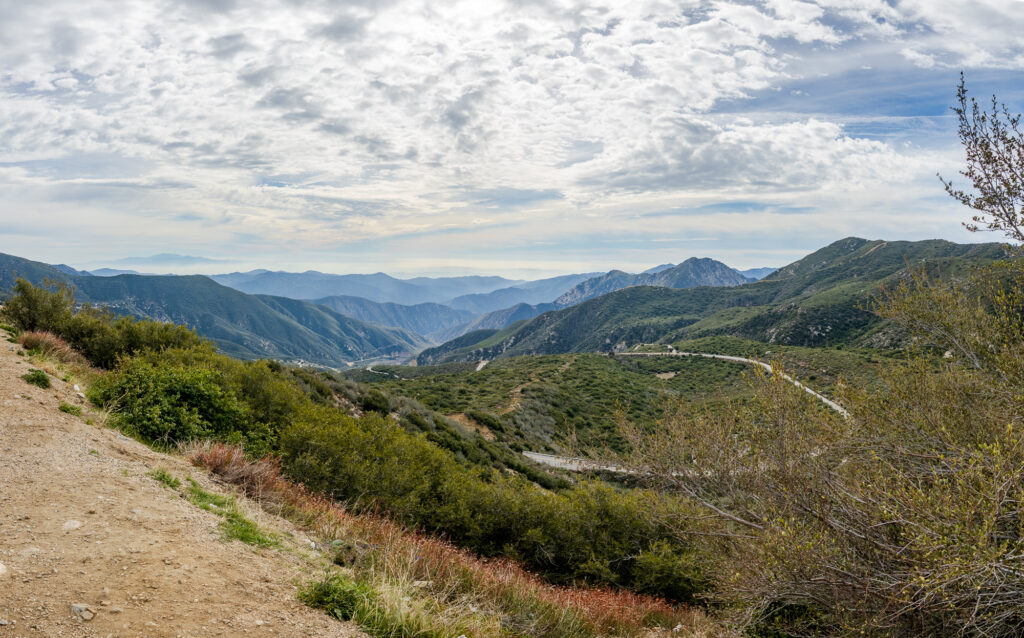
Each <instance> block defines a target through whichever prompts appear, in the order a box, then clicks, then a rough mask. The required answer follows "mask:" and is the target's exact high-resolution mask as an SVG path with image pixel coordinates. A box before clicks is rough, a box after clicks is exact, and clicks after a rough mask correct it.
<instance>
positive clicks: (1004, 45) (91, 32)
mask: <svg viewBox="0 0 1024 638" xmlns="http://www.w3.org/2000/svg"><path fill="white" fill-rule="evenodd" d="M0 16H3V17H2V19H0V252H7V253H13V254H16V255H20V256H24V257H29V258H33V259H39V260H42V261H49V262H66V263H69V264H73V265H76V266H80V267H97V266H103V265H114V264H119V265H121V266H124V265H125V264H130V263H132V262H126V261H123V260H125V259H126V258H131V257H136V256H145V255H153V254H157V253H178V254H185V255H197V256H202V257H204V258H206V260H207V261H200V262H197V263H196V264H193V265H191V266H189V265H186V264H178V265H176V266H175V267H172V268H168V267H167V263H166V260H165V261H164V262H161V265H160V267H159V268H158V269H157V270H159V271H167V270H174V271H176V272H185V271H189V270H192V271H198V272H210V271H226V270H236V269H247V268H250V267H267V268H273V269H288V270H303V269H306V268H315V269H318V270H323V271H330V272H372V271H377V270H385V271H388V272H391V273H434V274H440V273H456V272H481V273H496V274H498V273H500V274H507V275H514V276H539V275H545V274H555V273H565V272H575V271H593V270H606V269H608V268H610V267H619V268H624V269H641V268H645V267H647V266H650V265H654V264H657V263H662V262H668V261H671V262H677V261H680V260H682V259H685V258H686V257H689V256H709V257H715V258H718V259H722V260H723V261H726V262H727V263H729V264H730V265H734V266H736V267H753V266H764V265H781V264H784V263H787V262H789V261H792V260H793V259H795V258H798V257H800V256H802V255H803V254H805V253H807V252H809V251H811V250H813V249H815V248H818V247H820V246H821V245H824V244H826V243H829V242H831V241H834V240H836V239H839V238H842V237H845V236H849V235H858V236H865V237H870V238H887V239H923V238H932V237H942V238H947V239H951V240H956V241H981V240H990V239H995V238H994V237H991V236H977V235H970V234H968V233H966V232H965V231H963V230H962V229H961V228H960V221H962V220H964V219H966V216H967V215H966V212H965V211H964V210H961V209H959V208H958V207H957V205H956V204H955V203H954V202H953V201H952V200H950V199H949V198H948V197H947V196H946V195H945V193H944V192H943V191H942V187H941V184H940V183H939V181H938V179H937V178H936V176H935V175H936V172H941V173H943V174H944V175H949V176H952V175H955V173H956V170H957V168H958V167H959V165H960V163H961V161H962V156H961V153H960V150H959V148H958V146H957V139H956V135H955V129H954V123H953V122H952V121H951V120H950V117H949V112H948V107H949V105H950V103H951V101H952V98H953V97H954V91H955V87H956V82H957V79H958V75H959V73H960V71H961V70H963V71H964V72H965V73H966V76H967V81H968V88H969V89H970V90H971V92H972V93H973V94H975V95H978V96H980V97H984V96H986V95H991V94H992V93H996V94H998V96H999V97H1000V99H1001V100H1003V101H1006V102H1007V103H1008V104H1009V105H1010V106H1011V108H1013V109H1014V110H1017V111H1024V82H1022V79H1024V75H1022V72H1021V70H1022V67H1024V38H1021V37H1020V34H1021V33H1024V3H1022V2H1020V1H1016V0H976V1H973V2H967V1H962V0H943V2H941V3H937V2H930V1H928V0H907V1H899V0H889V1H883V0H814V1H808V2H797V1H786V0H763V1H746V2H745V1H740V0H723V1H713V2H710V1H709V2H687V1H683V2H660V1H647V0H628V1H622V2H619V1H606V2H602V1H599V0H595V1H584V2H573V1H570V0H565V1H562V0H473V1H469V2H455V1H430V2H424V1H422V0H408V1H407V0H380V1H374V0H362V1H354V2H316V1H311V2H305V1H303V0H282V1H280V2H274V1H272V0H247V1H245V2H242V1H241V0H188V1H178V2H163V1H158V0H124V1H119V2H99V1H90V0H73V1H69V2H52V3H44V2H32V3H27V2H24V1H23V0H16V1H12V0H0ZM210 260H215V261H210ZM140 266H141V267H142V269H144V270H145V267H144V266H145V264H140Z"/></svg>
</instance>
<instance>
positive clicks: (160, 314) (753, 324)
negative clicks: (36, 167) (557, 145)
mask: <svg viewBox="0 0 1024 638" xmlns="http://www.w3.org/2000/svg"><path fill="white" fill-rule="evenodd" d="M1001 254H1002V252H1001V247H1000V246H999V245H997V244H970V245H960V244H953V243H950V242H944V241H925V242H885V241H868V240H865V239H859V238H855V237H851V238H847V239H844V240H841V241H839V242H835V243H834V244H831V245H829V246H827V247H825V248H822V249H821V250H818V251H816V252H814V253H812V254H811V255H808V256H807V257H805V258H803V259H801V260H798V261H796V262H794V263H792V264H789V265H788V266H784V267H782V268H780V269H777V270H776V269H772V268H755V269H750V270H746V271H742V272H741V271H737V270H735V269H732V268H730V267H728V266H727V265H725V264H723V263H721V262H719V261H716V260H713V259H707V258H690V259H687V260H686V261H683V262H681V263H679V264H661V265H659V266H655V267H653V268H649V269H647V270H646V271H644V272H641V273H636V274H634V273H627V272H623V271H620V270H612V271H609V272H606V273H579V274H572V275H562V276H559V277H551V278H546V279H540V280H535V281H523V280H514V279H507V278H504V277H484V276H467V277H416V278H411V279H400V278H397V277H392V276H390V275H387V274H384V273H375V274H351V275H334V274H328V273H321V272H316V271H307V272H304V273H288V272H275V271H270V270H253V271H249V272H245V273H230V274H223V275H214V276H212V277H203V276H198V275H193V276H175V275H141V274H131V272H132V271H123V270H118V269H105V268H100V269H95V270H93V271H91V272H88V271H84V270H77V269H75V268H73V267H71V266H67V265H65V264H59V265H56V266H50V265H47V264H42V263H39V262H33V261H29V260H26V259H21V258H18V257H12V256H9V255H0V297H2V296H3V294H4V293H6V291H8V290H9V289H10V286H11V285H12V284H13V277H14V274H15V273H17V274H18V275H21V276H25V277H26V278H28V279H29V280H30V281H33V282H35V283H39V282H41V281H42V280H43V279H47V278H50V279H57V280H63V281H67V282H69V283H71V284H73V285H74V286H75V287H76V289H77V296H78V298H79V300H80V301H83V302H85V301H88V302H92V303H96V304H102V305H106V306H109V307H110V308H112V309H113V310H115V311H117V312H120V313H125V314H131V315H134V316H138V317H150V318H153V319H157V320H160V321H172V322H175V323H180V324H184V325H187V326H190V327H192V328H194V329H195V330H196V331H197V332H199V334H201V335H204V336H206V337H208V338H210V339H212V340H214V341H215V342H216V343H217V344H218V346H219V347H220V349H221V350H223V351H224V352H226V353H228V354H232V355H234V356H238V357H241V358H257V357H269V358H275V359H281V360H286V361H305V362H309V363H312V364H316V365H325V366H331V367H345V366H348V365H351V364H362V365H365V364H367V363H372V362H380V361H385V360H387V361H400V360H403V359H408V358H410V357H412V356H414V355H415V354H416V353H417V352H418V353H420V354H419V357H418V360H419V361H420V362H421V363H433V362H440V361H449V360H471V359H480V358H493V357H497V356H511V355H515V354H532V353H541V354H549V353H550V354H553V353H561V352H580V351H605V350H614V349H616V348H619V347H623V346H624V345H627V344H632V343H636V342H639V341H657V340H662V341H670V340H673V339H684V338H690V337H697V336H709V335H716V334H728V335H736V336H744V337H748V338H752V339H756V340H761V341H766V342H780V343H787V344H801V345H823V344H835V343H845V342H851V343H868V342H870V339H878V338H881V337H878V335H877V334H876V333H878V330H877V329H876V328H877V325H878V321H877V318H875V317H874V316H873V315H871V314H870V313H868V312H867V311H865V310H863V302H864V301H865V299H866V298H867V295H868V294H869V293H870V291H873V290H875V289H877V287H878V285H880V284H881V283H883V282H884V281H886V280H888V278H890V277H892V276H894V274H895V273H897V272H899V271H901V270H902V269H904V268H905V267H906V265H907V264H908V263H910V264H916V263H922V262H925V263H928V264H930V265H932V266H935V267H939V268H947V269H954V270H955V269H957V268H962V267H965V266H964V264H976V263H983V262H984V261H986V260H992V259H996V258H998V257H999V256H1001ZM161 257H167V258H168V259H169V258H170V257H176V256H161ZM325 292H326V293H330V294H321V293H325ZM432 344H441V345H439V346H436V347H432V348H428V346H431V345H432ZM424 348H427V349H426V350H424Z"/></svg>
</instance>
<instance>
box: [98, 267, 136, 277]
mask: <svg viewBox="0 0 1024 638" xmlns="http://www.w3.org/2000/svg"><path fill="white" fill-rule="evenodd" d="M89 274H90V275H93V276H95V277H116V276H117V275H149V274H152V273H144V272H139V271H137V270H121V269H119V268H97V269H96V270H90V271H89Z"/></svg>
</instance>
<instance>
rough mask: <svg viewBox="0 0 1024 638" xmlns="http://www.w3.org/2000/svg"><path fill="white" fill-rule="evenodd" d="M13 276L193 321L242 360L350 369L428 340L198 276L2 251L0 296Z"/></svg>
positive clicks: (124, 310) (123, 309)
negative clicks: (113, 272)
mask: <svg viewBox="0 0 1024 638" xmlns="http://www.w3.org/2000/svg"><path fill="white" fill-rule="evenodd" d="M16 277H24V278H25V279H28V280H29V281H31V282H33V283H36V284H39V283H41V282H43V281H44V280H45V279H52V280H57V281H66V282H68V283H70V284H72V285H73V286H75V296H76V298H77V299H78V300H79V301H80V302H91V303H94V304H98V305H104V306H108V307H110V308H111V309H112V310H114V311H115V312H118V313H119V314H128V315H132V316H136V317H146V318H152V319H156V320H158V321H169V322H173V323H177V324H181V325H186V326H189V327H190V328H193V329H195V330H196V332H198V333H199V334H200V335H202V336H204V337H207V338H209V339H212V340H213V341H214V342H215V343H216V344H217V346H218V348H220V350H221V351H223V352H225V353H227V354H230V355H232V356H236V357H239V358H244V359H253V358H273V359H280V360H284V361H293V362H308V363H312V364H317V365H326V366H331V367H345V366H347V365H348V364H349V363H352V362H362V361H375V360H383V359H394V360H402V359H406V358H408V357H410V356H412V354H414V353H415V352H417V351H418V350H420V349H421V348H423V347H424V346H425V345H427V342H426V341H425V340H424V339H423V338H422V337H420V336H418V335H416V334H412V333H410V332H407V331H405V330H401V329H396V328H386V327H382V326H378V325H374V324H370V323H366V322H363V321H358V320H356V319H352V318H349V317H345V316H342V315H340V314H338V313H337V312H335V311H333V310H331V309H329V308H325V307H323V306H318V305H315V304H312V303H308V302H304V301H297V300H294V299H287V298H283V297H272V296H258V297H257V296H253V295H247V294H245V293H242V292H239V291H237V290H233V289H231V288H228V287H226V286H222V285H220V284H218V283H216V282H215V281H212V280H211V279H209V278H207V277H203V276H199V275H191V276H145V275H118V276H115V277H93V276H87V275H84V276H83V275H69V274H67V273H65V272H63V271H62V270H59V269H57V268H54V267H52V266H49V265H47V264H42V263H39V262H34V261H30V260H27V259H22V258H19V257H13V256H11V255H4V254H0V296H3V295H5V294H6V293H7V292H8V291H9V290H10V289H11V286H13V284H14V280H15V278H16Z"/></svg>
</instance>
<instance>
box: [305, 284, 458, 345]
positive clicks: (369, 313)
mask: <svg viewBox="0 0 1024 638" xmlns="http://www.w3.org/2000/svg"><path fill="white" fill-rule="evenodd" d="M311 303H315V304H317V305H320V306H326V307H328V308H330V309H331V310H334V311H335V312H337V313H340V314H342V315H345V316H346V317H352V318H353V319H359V320H360V321H367V322H370V323H375V324H378V325H381V326H390V327H394V328H402V329H403V330H407V331H409V332H413V333H416V334H418V335H422V336H424V337H427V338H431V337H432V335H435V334H438V333H446V332H447V331H450V330H452V329H455V328H458V327H460V326H463V325H465V324H467V323H469V322H471V321H473V319H474V318H476V315H475V314H474V313H472V312H469V311H467V310H456V309H455V308H449V307H448V306H444V305H441V304H436V303H421V304H416V305H413V306H403V305H401V304H396V303H390V302H385V303H379V302H376V301H370V300H369V299H363V298H362V297H346V296H340V295H338V296H334V297H324V298H322V299H314V300H312V302H311ZM448 338H450V337H448ZM442 340H446V339H442Z"/></svg>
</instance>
